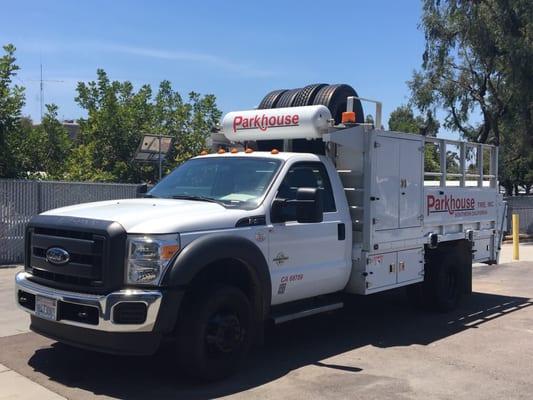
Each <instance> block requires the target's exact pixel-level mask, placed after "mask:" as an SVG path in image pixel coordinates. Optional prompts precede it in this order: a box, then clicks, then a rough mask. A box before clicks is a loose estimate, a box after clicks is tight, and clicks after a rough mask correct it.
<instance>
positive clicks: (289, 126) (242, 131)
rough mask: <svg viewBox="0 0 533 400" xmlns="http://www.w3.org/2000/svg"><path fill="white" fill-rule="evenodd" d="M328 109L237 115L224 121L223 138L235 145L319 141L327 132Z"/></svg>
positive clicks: (276, 110)
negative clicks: (295, 140)
mask: <svg viewBox="0 0 533 400" xmlns="http://www.w3.org/2000/svg"><path fill="white" fill-rule="evenodd" d="M330 119H331V113H330V112H329V110H328V109H327V107H325V106H321V105H318V106H305V107H287V108H273V109H265V110H248V111H234V112H230V113H228V114H226V116H225V117H224V119H223V120H222V131H223V132H224V136H226V138H227V139H228V140H230V141H232V142H242V141H245V140H271V139H316V138H319V137H321V136H322V134H323V133H324V132H326V130H327V128H328V121H329V120H330Z"/></svg>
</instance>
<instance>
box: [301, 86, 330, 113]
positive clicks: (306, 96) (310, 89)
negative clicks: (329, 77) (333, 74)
mask: <svg viewBox="0 0 533 400" xmlns="http://www.w3.org/2000/svg"><path fill="white" fill-rule="evenodd" d="M325 86H328V84H327V83H315V84H313V85H307V86H305V87H304V88H302V89H301V90H300V91H299V92H298V93H297V94H296V97H295V98H294V101H293V102H292V105H293V107H302V106H312V105H313V101H314V100H315V97H316V95H317V93H318V92H319V91H320V89H322V88H323V87H325Z"/></svg>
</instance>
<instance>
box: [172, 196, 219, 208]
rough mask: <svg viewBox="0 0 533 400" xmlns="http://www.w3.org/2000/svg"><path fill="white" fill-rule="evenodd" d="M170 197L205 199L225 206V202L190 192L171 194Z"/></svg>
mask: <svg viewBox="0 0 533 400" xmlns="http://www.w3.org/2000/svg"><path fill="white" fill-rule="evenodd" d="M172 198H173V199H178V200H196V201H207V202H209V203H216V204H219V205H221V206H222V207H226V204H224V203H223V202H221V201H219V200H216V199H213V198H211V197H206V196H195V195H192V194H178V195H175V196H172Z"/></svg>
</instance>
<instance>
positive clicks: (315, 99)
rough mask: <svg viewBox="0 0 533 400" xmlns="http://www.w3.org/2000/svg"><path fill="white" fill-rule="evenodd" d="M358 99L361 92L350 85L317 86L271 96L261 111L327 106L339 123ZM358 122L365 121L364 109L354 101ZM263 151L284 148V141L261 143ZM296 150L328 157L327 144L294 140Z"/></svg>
mask: <svg viewBox="0 0 533 400" xmlns="http://www.w3.org/2000/svg"><path fill="white" fill-rule="evenodd" d="M350 96H354V97H358V95H357V92H356V91H355V89H354V88H352V87H351V86H350V85H346V84H337V85H328V84H325V83H315V84H312V85H307V86H305V87H303V88H298V89H289V90H288V89H281V90H274V91H272V92H270V93H268V94H267V95H266V96H265V97H264V98H263V100H261V102H260V103H259V106H258V109H270V108H284V107H303V106H312V105H323V106H326V107H327V108H328V109H329V111H330V112H331V116H332V117H333V119H334V120H335V123H336V124H339V123H341V120H342V113H343V112H344V111H346V102H347V98H348V97H350ZM354 111H355V117H356V122H357V123H363V122H364V119H365V117H364V113H363V107H362V105H361V102H360V101H359V100H355V102H354ZM257 147H258V149H259V150H266V151H269V150H271V149H273V148H278V149H279V148H281V147H283V141H282V140H265V141H261V142H258V143H257ZM292 151H295V152H311V153H316V154H324V152H325V149H324V143H323V142H322V141H321V140H305V139H294V140H292Z"/></svg>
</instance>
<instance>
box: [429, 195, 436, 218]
mask: <svg viewBox="0 0 533 400" xmlns="http://www.w3.org/2000/svg"><path fill="white" fill-rule="evenodd" d="M427 202H428V210H427V211H428V215H429V209H430V208H433V206H434V205H435V196H433V195H432V194H430V195H428V199H427Z"/></svg>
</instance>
